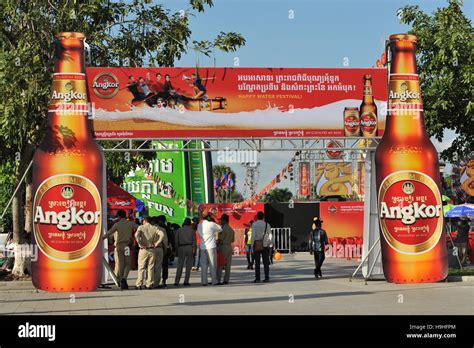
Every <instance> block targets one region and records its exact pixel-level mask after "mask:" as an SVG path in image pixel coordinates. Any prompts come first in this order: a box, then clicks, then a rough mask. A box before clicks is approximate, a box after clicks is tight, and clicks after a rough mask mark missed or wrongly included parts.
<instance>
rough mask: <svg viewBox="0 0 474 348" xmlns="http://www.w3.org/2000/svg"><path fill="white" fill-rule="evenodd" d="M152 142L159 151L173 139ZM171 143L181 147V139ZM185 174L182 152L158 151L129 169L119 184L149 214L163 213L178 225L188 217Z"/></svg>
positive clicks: (170, 144)
mask: <svg viewBox="0 0 474 348" xmlns="http://www.w3.org/2000/svg"><path fill="white" fill-rule="evenodd" d="M152 144H153V147H154V148H156V149H158V150H159V149H160V148H161V147H162V146H163V145H162V144H164V145H165V146H172V145H173V141H163V142H162V144H160V143H158V142H153V143H152ZM174 145H175V146H176V147H177V148H179V149H181V148H182V147H183V142H182V141H180V142H174ZM185 173H186V171H185V162H184V153H183V152H179V151H177V152H165V151H162V152H160V151H158V152H157V153H156V159H154V160H151V161H148V162H145V164H144V165H142V166H141V167H139V168H137V169H136V170H134V171H131V172H130V173H129V174H128V175H127V176H126V177H125V181H124V184H123V186H122V187H123V188H124V189H125V190H126V191H127V192H129V193H130V194H132V195H133V196H134V197H136V198H138V199H140V200H142V201H143V202H144V203H145V207H146V209H147V213H148V215H150V216H158V215H165V216H166V219H167V221H170V222H172V223H177V224H179V225H181V224H182V223H183V220H184V218H185V217H186V216H187V208H186V201H185V199H186V197H187V195H186V176H185Z"/></svg>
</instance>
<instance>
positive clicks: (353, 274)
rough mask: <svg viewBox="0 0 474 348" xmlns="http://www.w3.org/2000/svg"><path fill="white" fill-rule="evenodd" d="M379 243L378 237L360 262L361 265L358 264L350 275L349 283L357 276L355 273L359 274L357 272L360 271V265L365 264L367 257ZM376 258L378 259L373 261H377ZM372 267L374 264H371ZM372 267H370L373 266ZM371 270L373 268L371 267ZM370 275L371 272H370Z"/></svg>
mask: <svg viewBox="0 0 474 348" xmlns="http://www.w3.org/2000/svg"><path fill="white" fill-rule="evenodd" d="M379 242H380V237H379V238H377V240H376V241H375V243H374V244H373V245H372V246H371V247H370V249H369V251H368V252H367V255H365V257H364V259H363V260H362V261H361V263H360V264H359V266H357V268H356V270H355V271H354V273H352V275H351V276H350V277H349V281H350V282H351V281H352V278H354V277H355V275H356V274H357V272H359V270H360V269H361V267H362V265H363V264H364V263H365V261H366V260H367V259H368V258H369V255H370V254H371V253H372V251H373V250H374V248H375V246H376V245H377V244H378V243H379ZM377 258H378V255H377V257H376V258H375V261H377ZM373 265H375V262H374V263H373ZM373 265H372V266H373ZM372 268H373V267H372ZM371 273H372V272H371Z"/></svg>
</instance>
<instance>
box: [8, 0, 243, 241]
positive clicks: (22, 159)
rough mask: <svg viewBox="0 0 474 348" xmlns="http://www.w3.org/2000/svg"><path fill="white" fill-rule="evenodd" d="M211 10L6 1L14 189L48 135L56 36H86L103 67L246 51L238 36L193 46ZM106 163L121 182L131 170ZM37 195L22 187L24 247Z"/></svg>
mask: <svg viewBox="0 0 474 348" xmlns="http://www.w3.org/2000/svg"><path fill="white" fill-rule="evenodd" d="M210 6H213V1H212V0H189V8H188V9H186V10H185V11H184V10H183V11H180V12H177V13H171V11H169V10H168V9H166V8H164V7H163V5H161V4H156V3H153V2H152V1H151V0H134V1H113V2H112V1H108V0H87V1H73V2H69V1H59V0H48V1H40V0H31V1H16V0H3V1H1V2H0V79H1V81H2V83H1V84H0V95H1V96H2V100H1V101H0V132H1V134H2V137H1V138H0V165H6V164H10V165H14V166H15V170H14V180H13V183H11V182H10V183H9V184H11V185H12V186H13V187H16V186H17V185H18V184H19V182H20V179H21V177H22V175H23V174H24V173H25V171H26V169H27V168H28V164H29V163H30V161H31V159H32V157H33V154H34V150H35V148H36V146H37V145H38V144H39V142H40V141H41V138H42V135H43V134H45V131H46V129H47V122H46V121H47V109H48V104H49V99H50V90H51V81H52V73H53V53H54V47H53V43H54V35H55V34H56V33H58V32H62V31H79V32H83V33H85V35H86V37H87V42H88V44H89V45H90V47H91V49H92V60H93V62H94V65H96V66H120V65H126V64H129V65H131V66H141V65H143V64H145V63H147V64H152V65H159V66H172V65H173V63H174V61H175V59H179V58H180V57H181V56H182V54H184V53H185V52H187V51H188V50H190V49H192V50H195V51H196V52H198V53H200V54H204V55H207V56H209V55H210V52H211V50H212V49H213V48H214V47H215V48H217V49H220V50H223V51H225V52H231V51H235V50H236V49H237V48H238V47H240V46H242V45H244V44H245V39H244V38H243V37H242V36H241V35H240V34H238V33H233V32H230V33H224V32H221V33H220V34H219V35H218V36H217V37H216V38H215V39H214V40H213V41H212V42H211V41H193V42H192V43H190V39H191V30H190V28H189V17H190V16H194V15H196V14H197V13H199V12H203V11H204V10H205V9H206V8H207V7H210ZM109 146H114V144H109ZM106 158H107V160H108V161H109V163H108V165H109V168H112V170H113V176H117V175H119V174H120V173H122V172H126V171H128V170H126V167H125V166H124V165H123V162H124V161H123V157H121V156H118V155H117V154H114V155H108V154H107V157H106ZM16 159H18V163H17V162H16V161H15V160H16ZM131 166H133V163H131ZM31 196H32V192H31V178H30V177H29V176H27V178H26V186H21V187H20V190H18V194H17V195H16V196H15V197H14V200H13V203H12V220H13V222H12V225H13V226H12V228H13V232H14V242H15V243H16V244H21V243H23V242H24V235H23V233H22V232H23V230H24V228H26V230H27V231H28V230H30V229H31V226H30V225H31V223H29V222H28V219H27V220H26V225H25V224H24V220H25V219H24V216H25V215H26V216H31V212H30V211H28V209H31ZM25 200H26V204H23V202H24V201H25ZM24 205H25V207H26V208H27V211H26V212H23V210H22V207H23V206H24Z"/></svg>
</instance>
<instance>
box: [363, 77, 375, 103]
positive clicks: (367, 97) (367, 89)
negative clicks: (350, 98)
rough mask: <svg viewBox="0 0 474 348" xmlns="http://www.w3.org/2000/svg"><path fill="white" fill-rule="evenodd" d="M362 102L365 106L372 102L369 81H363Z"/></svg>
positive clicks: (370, 83)
mask: <svg viewBox="0 0 474 348" xmlns="http://www.w3.org/2000/svg"><path fill="white" fill-rule="evenodd" d="M362 101H363V102H364V103H365V104H371V103H373V102H374V95H373V93H372V82H371V80H365V82H364V96H363V98H362Z"/></svg>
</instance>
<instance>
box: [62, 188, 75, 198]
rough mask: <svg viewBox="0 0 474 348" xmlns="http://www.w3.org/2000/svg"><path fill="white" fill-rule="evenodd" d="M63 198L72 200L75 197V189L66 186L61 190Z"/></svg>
mask: <svg viewBox="0 0 474 348" xmlns="http://www.w3.org/2000/svg"><path fill="white" fill-rule="evenodd" d="M61 196H62V197H63V198H64V199H70V198H72V197H73V196H74V189H73V188H72V187H71V186H64V187H63V188H62V189H61Z"/></svg>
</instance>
